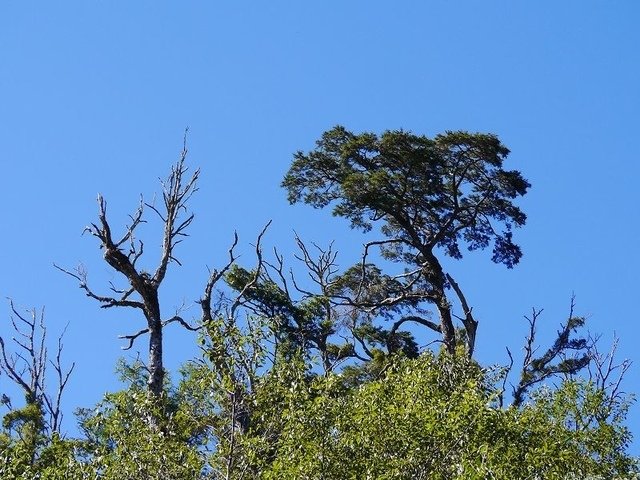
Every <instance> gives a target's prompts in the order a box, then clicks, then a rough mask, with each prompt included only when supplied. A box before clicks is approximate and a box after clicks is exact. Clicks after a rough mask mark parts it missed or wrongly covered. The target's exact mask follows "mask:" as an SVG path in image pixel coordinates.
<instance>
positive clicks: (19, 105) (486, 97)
mask: <svg viewBox="0 0 640 480" xmlns="http://www.w3.org/2000/svg"><path fill="white" fill-rule="evenodd" d="M639 14H640V4H638V3H637V2H634V1H621V2H603V1H600V2H591V1H580V2H578V1H566V2H551V1H540V2H524V1H494V2H475V1H459V2H445V1H430V2H406V1H397V2H381V1H367V2H364V1H353V2H344V1H331V0H323V1H322V2H293V1H290V2H284V1H271V2H257V1H256V2H246V1H244V2H243V1H237V2H211V1H189V2H152V1H138V2H123V1H119V2H118V1H113V2H105V1H68V2H55V3H54V2H2V4H1V5H0V145H1V149H0V165H1V166H2V175H1V176H0V181H1V182H2V188H0V215H1V218H2V232H3V234H2V235H1V236H0V266H1V267H0V268H1V270H0V296H2V297H11V298H13V299H14V301H15V302H16V303H17V304H19V305H22V306H24V307H30V306H37V307H41V306H46V312H47V313H46V315H47V320H48V324H49V328H50V334H51V335H52V336H53V335H54V334H55V333H56V332H59V331H61V330H62V329H63V328H64V326H65V324H67V322H68V323H69V326H68V330H67V335H66V341H65V347H66V348H65V357H66V358H67V360H68V361H71V360H75V361H76V363H77V366H76V369H77V370H76V373H75V375H74V376H73V378H72V380H71V384H70V386H69V389H68V392H67V397H66V399H65V406H66V410H67V411H68V412H70V411H71V410H72V409H73V408H75V407H77V406H90V405H92V404H94V403H95V402H96V401H97V400H99V398H100V397H101V396H102V394H103V393H104V392H105V391H108V390H114V389H116V388H118V385H117V383H116V382H115V377H114V375H113V368H114V365H115V362H116V359H117V358H118V357H119V356H120V355H122V351H121V350H120V347H121V346H122V343H121V342H120V341H119V340H118V339H117V335H118V334H124V333H131V332H134V331H136V330H137V329H139V328H141V327H142V323H141V322H142V320H141V319H140V318H139V317H138V316H136V315H135V312H128V311H113V310H111V311H104V310H101V309H99V308H98V306H97V305H96V304H95V303H94V302H92V301H91V300H90V299H87V298H86V297H84V295H83V294H82V292H81V291H80V290H78V288H77V286H76V285H75V284H74V282H73V281H72V280H71V279H70V278H67V277H65V276H64V275H62V274H61V273H60V272H58V271H56V270H55V269H54V268H53V266H52V264H53V262H56V263H58V264H60V265H63V266H67V267H74V266H75V265H77V264H78V263H79V262H82V263H84V264H85V265H86V266H87V269H88V271H89V275H90V277H89V278H90V280H93V284H94V286H95V288H96V289H99V288H100V287H101V286H105V285H106V282H107V281H108V280H111V279H112V280H117V277H115V276H114V275H113V274H112V273H111V272H110V271H109V269H108V268H107V267H106V265H104V264H103V263H102V262H101V254H100V251H99V250H98V249H97V243H96V241H95V239H93V238H91V237H89V236H86V235H85V236H84V237H83V236H81V233H82V230H83V228H84V226H85V225H86V224H88V223H89V222H91V221H94V220H95V218H96V203H95V198H96V195H97V193H98V192H101V193H102V194H103V195H104V196H105V197H106V198H107V200H108V202H109V213H110V215H111V219H112V221H113V223H114V225H120V226H122V225H124V223H125V221H126V215H127V214H128V213H130V212H132V211H133V210H134V209H135V206H136V204H137V201H138V199H139V194H140V193H142V194H144V195H145V198H151V197H152V195H153V192H154V191H156V190H157V188H158V183H157V178H158V177H160V176H164V175H165V174H166V173H167V172H168V168H169V166H170V165H171V163H172V162H173V161H175V160H176V159H177V157H178V154H179V151H180V148H181V142H182V135H183V131H184V129H185V127H186V126H189V128H190V133H189V148H190V157H189V162H190V165H192V166H193V167H198V166H199V167H201V169H202V179H201V183H200V191H199V192H198V193H197V195H196V196H195V197H194V199H193V202H192V204H191V205H192V208H193V210H194V211H195V213H196V220H195V223H194V224H193V228H192V229H191V234H192V236H191V237H190V238H189V239H188V240H187V241H186V242H185V243H184V244H183V245H181V246H180V249H179V251H178V254H179V257H180V258H181V260H182V261H183V267H174V268H172V270H171V271H170V274H169V278H168V281H167V283H166V285H164V286H163V290H162V295H163V309H164V312H165V313H166V314H167V315H172V314H173V312H174V309H175V308H176V307H178V306H180V305H181V304H182V303H183V302H184V303H185V304H186V305H193V302H194V300H196V299H197V298H198V297H199V296H200V294H201V291H202V287H203V285H204V282H205V280H206V277H207V266H210V267H215V266H217V265H220V264H222V263H223V262H224V261H225V258H226V257H225V255H226V249H227V246H228V244H229V242H230V241H231V239H232V236H233V231H234V230H237V231H238V233H239V235H240V238H241V242H242V243H243V245H245V247H246V246H247V245H248V244H249V243H250V242H251V241H252V240H253V239H254V238H255V235H256V234H257V232H258V231H259V230H260V229H261V227H262V226H263V225H264V223H266V222H267V221H268V220H269V219H273V225H272V227H271V229H270V232H269V234H268V236H267V239H266V246H268V247H269V246H273V245H278V246H279V247H280V248H281V250H282V251H283V253H285V254H286V255H291V254H292V252H293V241H292V234H293V229H295V230H296V231H297V232H298V233H299V234H300V235H301V237H303V238H305V239H308V240H313V241H316V242H318V243H320V244H323V243H324V244H326V243H327V242H329V241H331V240H333V239H335V245H336V248H337V249H338V250H339V251H340V252H341V256H340V258H341V259H342V264H343V265H344V266H345V267H346V266H348V265H349V264H351V263H352V262H353V261H355V259H356V258H357V255H358V251H359V248H360V246H361V244H362V242H363V240H364V239H363V237H362V236H361V235H360V234H359V233H357V232H352V231H349V229H348V227H347V225H346V222H344V221H341V220H339V219H334V218H332V217H331V216H330V214H329V213H328V212H323V211H314V210H312V209H310V208H307V207H304V206H295V207H291V206H289V205H288V204H287V202H286V198H285V193H284V191H283V190H282V189H281V188H280V187H279V183H280V180H281V178H282V175H283V174H284V173H285V171H286V170H287V167H288V165H289V164H290V162H291V159H292V154H293V152H295V151H296V150H298V149H303V150H305V149H309V148H312V146H313V143H314V141H315V139H317V138H318V137H319V136H320V134H321V133H322V132H323V131H325V130H327V129H328V128H330V127H332V126H333V125H335V124H343V125H345V126H346V127H347V128H349V129H352V130H355V131H363V130H367V131H376V132H380V131H383V130H385V129H397V128H404V129H407V130H412V131H414V132H416V133H423V134H427V135H435V134H437V133H439V132H443V131H445V130H458V129H462V130H470V131H481V132H492V133H495V134H497V135H498V136H499V137H500V138H501V139H502V141H503V142H504V143H505V144H506V145H507V146H508V147H509V148H510V149H511V151H512V154H511V156H510V158H509V161H508V163H507V166H508V167H510V168H515V169H519V170H521V171H522V172H523V173H524V175H525V177H527V178H528V179H529V181H530V182H531V183H532V185H533V188H532V189H531V191H530V193H529V194H528V195H527V197H526V198H525V199H524V200H523V201H522V202H521V206H522V207H523V209H524V210H525V211H526V212H527V214H528V216H529V221H528V224H527V225H526V227H525V228H524V229H522V230H521V231H518V232H517V240H518V241H519V242H520V244H521V245H522V247H523V250H524V254H525V255H524V258H523V261H522V262H521V264H520V265H519V266H518V267H517V268H516V269H514V270H512V271H509V270H506V269H504V268H502V267H499V266H496V265H493V264H492V263H491V262H490V261H489V256H488V255H486V254H484V255H483V254H473V255H470V256H467V257H466V258H465V259H464V260H463V261H460V262H451V263H448V267H449V268H450V270H451V271H452V272H453V273H454V276H455V277H456V278H457V280H458V282H459V283H460V284H461V286H462V287H463V288H464V290H465V292H466V294H467V297H468V299H469V301H470V303H472V304H473V305H474V312H475V313H476V316H477V318H478V319H479V320H480V322H481V325H480V329H479V338H478V356H479V358H480V359H481V360H483V361H485V362H489V363H491V362H505V361H506V354H505V346H509V347H510V348H511V349H512V350H514V351H517V350H518V348H519V346H520V345H521V344H522V338H523V337H524V335H525V333H526V324H525V322H524V321H523V319H522V317H523V315H524V314H527V313H529V312H530V310H531V307H534V306H535V307H538V308H544V309H545V313H544V316H543V317H542V321H543V324H542V325H541V336H542V338H544V337H545V336H544V334H543V333H544V330H546V332H548V333H551V332H554V331H555V329H556V328H557V327H558V325H559V323H560V322H561V321H562V320H563V319H564V318H565V317H566V315H567V313H568V308H569V301H570V297H571V294H572V292H575V294H576V296H577V313H579V314H582V315H586V316H588V317H589V322H590V328H591V330H592V331H593V332H597V333H602V334H603V335H604V339H605V340H609V339H610V338H611V336H612V335H613V333H614V332H616V333H617V335H618V336H620V337H621V346H620V354H621V357H629V358H631V359H633V360H635V361H636V363H637V362H638V361H639V360H640V358H639V357H638V354H637V349H636V348H635V341H636V338H637V336H638V334H639V333H640V327H638V318H637V315H638V314H637V308H636V304H637V301H638V295H637V294H636V290H637V284H638V280H637V272H638V271H639V270H640V268H639V267H640V261H639V254H638V251H637V243H638V240H637V239H638V227H637V220H638V213H637V206H636V205H637V198H636V191H637V178H636V177H637V175H638V173H640V167H639V166H638V150H637V132H638V127H639V122H638V110H639V108H640V87H639V85H640V67H639V65H640V64H639V60H640V58H639V56H640V53H639V52H640V50H639V48H638V47H639V46H640V31H639V30H638V28H637V21H638V17H639ZM156 227H157V225H156ZM154 233H157V230H154V224H152V223H150V224H149V225H147V226H145V230H144V234H146V235H147V236H146V238H147V251H148V252H149V254H150V255H152V254H157V251H156V252H154V251H153V248H154V247H159V240H156V239H157V238H158V237H157V235H156V236H154ZM154 242H156V243H154ZM248 252H249V249H247V255H246V257H245V258H246V262H247V263H249V262H250V260H251V258H250V255H249V253H248ZM155 258H156V257H153V256H151V257H150V258H149V264H150V265H152V264H153V261H154V260H155ZM197 314H198V311H197V308H196V307H192V308H191V309H190V310H187V312H186V313H185V316H187V317H196V316H197ZM2 318H4V319H5V320H3V321H2V322H1V323H0V332H1V333H2V334H4V335H6V332H7V325H8V323H7V322H8V308H6V309H5V313H4V314H1V315H0V319H2ZM546 338H547V339H548V338H549V336H548V335H547V337H546ZM165 348H166V351H167V355H168V364H169V366H170V367H171V368H173V369H175V367H176V366H177V365H179V364H180V363H181V362H182V361H184V360H186V359H188V358H190V357H191V356H192V355H193V354H194V348H193V338H192V337H191V336H190V335H187V334H185V333H184V332H180V331H179V329H178V328H177V327H175V328H174V327H170V328H169V329H168V330H167V332H166V347H165ZM137 349H139V350H140V351H142V352H143V353H144V351H145V343H144V342H140V343H139V344H138V345H137ZM637 368H638V366H637V365H636V367H635V368H634V369H633V370H632V372H631V373H630V374H629V375H628V378H627V383H626V388H627V390H629V391H635V392H640V381H639V380H638V378H640V377H639V376H638V374H637ZM5 386H6V378H5V377H0V390H2V389H4V388H5ZM637 410H638V408H635V410H634V411H632V415H631V417H630V420H629V422H630V425H631V426H632V428H633V430H634V431H635V432H636V435H640V415H639V414H638V411H637ZM67 424H68V428H69V429H72V428H73V421H72V419H71V415H70V414H68V415H67ZM634 451H635V452H638V451H639V447H638V442H637V441H636V443H635V445H634Z"/></svg>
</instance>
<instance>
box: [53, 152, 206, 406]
mask: <svg viewBox="0 0 640 480" xmlns="http://www.w3.org/2000/svg"><path fill="white" fill-rule="evenodd" d="M186 156H187V148H186V142H185V145H184V147H183V150H182V152H181V155H180V159H179V160H178V162H177V163H176V164H175V165H174V166H173V167H172V168H171V173H170V174H169V176H168V178H167V179H166V180H165V181H162V182H161V183H162V187H163V192H162V205H161V206H159V207H158V206H156V205H155V204H154V203H146V202H144V201H143V200H142V199H141V201H140V205H139V207H138V209H137V211H136V212H135V213H134V214H133V215H131V216H130V219H131V223H130V224H129V225H128V226H127V227H126V229H125V232H124V234H123V235H122V236H121V237H114V236H113V234H112V230H111V226H110V223H109V220H108V219H107V203H106V201H105V200H104V198H103V197H102V195H99V196H98V208H99V213H98V222H97V223H92V224H91V225H90V226H88V227H87V228H86V229H85V231H86V232H89V233H90V234H91V235H93V236H94V237H96V238H97V239H98V240H99V241H100V248H101V249H102V250H103V252H104V260H105V261H106V262H107V263H108V264H109V265H110V266H111V268H113V269H114V270H115V271H116V272H118V273H120V274H122V275H123V276H124V277H125V279H126V281H127V282H128V286H127V287H126V288H124V289H119V288H116V287H115V286H113V285H111V293H110V294H109V295H100V294H97V293H95V291H94V290H93V289H91V288H90V287H89V285H88V283H87V273H86V271H85V269H84V268H83V267H78V268H77V269H75V270H74V271H69V270H65V269H62V268H60V267H57V268H59V269H60V270H62V271H63V272H65V273H67V274H68V275H70V276H72V277H73V278H75V279H76V280H77V281H78V282H79V286H80V288H81V289H82V290H84V292H85V293H86V295H87V296H88V297H91V298H93V299H94V300H97V301H98V302H99V303H100V304H101V307H102V308H112V307H128V308H134V309H138V310H141V311H142V313H143V315H144V318H145V320H146V327H145V328H143V329H141V330H139V331H137V332H136V333H133V334H130V335H122V336H120V338H122V339H124V340H127V342H128V344H127V346H126V347H123V348H124V349H125V350H127V349H129V348H131V347H132V346H133V343H134V341H135V340H136V339H137V338H138V337H140V336H142V335H145V334H149V360H148V365H147V369H148V373H149V378H148V381H147V386H148V390H149V392H150V394H151V395H153V396H155V397H159V396H160V395H161V394H162V391H163V382H164V368H163V356H162V333H163V328H164V327H165V326H166V325H167V324H169V323H173V322H178V323H180V324H181V325H182V326H183V327H185V328H188V329H191V330H194V328H193V327H191V326H189V325H188V324H187V323H186V322H185V321H184V320H183V319H182V318H180V317H179V316H177V315H175V316H173V317H172V318H170V319H168V320H163V319H162V316H161V310H160V300H159V298H158V290H159V288H160V285H161V284H162V281H163V280H164V278H165V275H166V273H167V268H168V266H169V264H170V263H172V262H175V263H177V264H178V265H180V262H179V261H178V260H177V258H176V257H175V252H174V250H175V248H176V246H177V245H178V244H179V243H180V242H181V241H182V240H183V239H184V237H186V236H187V233H186V230H187V228H188V227H189V225H190V224H191V222H192V221H193V218H194V215H193V214H192V213H189V212H188V210H187V202H188V201H189V199H190V198H191V195H193V193H195V192H196V191H197V186H196V182H197V180H198V176H199V174H200V171H199V170H196V171H195V172H194V173H193V174H192V175H191V176H190V177H189V176H187V171H188V168H187V167H186V166H185V159H186ZM145 207H147V208H149V209H151V210H152V211H153V212H154V213H156V214H157V216H158V217H159V218H160V220H161V221H162V222H163V224H164V229H163V236H162V250H161V254H160V261H159V263H158V265H157V267H156V269H155V272H154V273H153V274H150V273H148V272H147V271H145V270H143V269H141V268H140V267H139V266H138V261H139V260H140V258H141V257H142V255H143V253H144V243H143V241H142V240H140V239H138V238H136V236H135V233H136V228H137V227H138V226H139V225H140V224H141V223H144V222H145V220H144V218H143V213H144V209H145Z"/></svg>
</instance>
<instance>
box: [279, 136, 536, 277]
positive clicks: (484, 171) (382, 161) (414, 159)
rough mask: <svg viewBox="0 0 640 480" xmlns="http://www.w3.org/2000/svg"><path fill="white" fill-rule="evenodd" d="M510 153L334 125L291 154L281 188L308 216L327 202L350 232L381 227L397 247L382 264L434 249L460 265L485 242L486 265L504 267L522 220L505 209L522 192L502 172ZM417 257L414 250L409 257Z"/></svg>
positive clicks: (510, 174)
mask: <svg viewBox="0 0 640 480" xmlns="http://www.w3.org/2000/svg"><path fill="white" fill-rule="evenodd" d="M508 153H509V150H508V149H507V148H506V147H504V146H503V145H502V144H501V143H500V141H499V140H498V138H497V137H495V136H494V135H487V134H471V133H467V132H447V133H446V134H444V135H438V136H436V137H435V138H434V139H429V138H427V137H425V136H418V135H413V134H411V133H408V132H404V131H387V132H385V133H383V134H382V135H381V136H380V137H378V136H377V135H374V134H372V133H364V134H360V135H356V134H353V133H351V132H349V131H347V130H346V129H345V128H344V127H335V128H333V129H332V130H329V131H328V132H325V133H324V134H323V135H322V138H321V139H320V140H319V141H318V142H317V146H316V148H315V149H314V150H313V151H311V152H309V153H308V154H305V153H303V152H298V153H297V154H296V155H295V159H294V162H293V164H292V166H291V169H290V170H289V172H288V173H287V175H286V176H285V178H284V181H283V182H282V185H283V186H284V187H285V188H286V189H287V192H288V196H289V201H290V202H292V203H295V202H299V201H304V202H305V203H308V204H310V205H312V206H314V207H316V208H322V207H326V206H328V205H330V204H333V205H334V206H333V214H334V215H336V216H341V217H345V218H347V219H348V220H349V221H350V222H351V225H352V226H353V227H354V228H360V229H362V230H365V231H366V230H370V229H371V228H372V226H373V224H374V223H381V229H382V231H383V233H384V234H385V236H387V237H389V238H395V239H398V242H397V243H396V244H394V245H393V248H389V249H387V250H385V253H386V254H387V256H388V257H389V258H392V259H399V258H402V259H403V261H408V262H411V263H413V262H414V255H415V254H416V253H419V254H420V255H423V256H425V254H426V252H431V251H432V250H433V248H435V247H441V248H443V249H444V251H445V253H446V254H447V255H449V256H451V257H453V258H461V257H462V252H461V249H460V246H461V244H464V245H466V247H467V248H468V249H469V250H476V249H484V248H486V247H487V246H489V245H490V244H491V243H492V244H493V256H492V259H493V261H495V262H497V263H504V264H505V265H507V266H508V267H512V266H513V265H515V264H516V263H518V261H519V259H520V256H521V251H520V248H519V247H518V246H517V245H516V244H515V243H513V238H512V232H511V230H512V228H513V227H519V226H522V225H524V223H525V220H526V216H525V214H524V213H523V212H522V211H521V210H520V209H519V208H518V207H517V206H515V205H514V204H513V203H512V200H513V199H515V198H517V197H519V196H522V195H524V194H525V193H526V191H527V189H528V188H529V186H530V185H529V183H528V182H527V181H526V180H525V179H524V178H523V177H522V175H521V174H520V173H519V172H517V171H515V170H504V169H503V168H502V164H503V161H504V159H505V158H506V156H507V155H508ZM415 250H418V252H416V251H415Z"/></svg>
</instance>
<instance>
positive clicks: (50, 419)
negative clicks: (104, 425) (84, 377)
mask: <svg viewBox="0 0 640 480" xmlns="http://www.w3.org/2000/svg"><path fill="white" fill-rule="evenodd" d="M9 308H10V310H11V325H12V327H13V330H14V333H15V334H16V335H17V337H19V338H21V339H23V340H18V338H16V337H13V338H12V340H13V343H14V344H15V345H16V346H17V347H18V348H17V350H15V351H13V352H12V353H10V352H9V351H8V346H7V345H6V343H5V341H4V339H3V338H2V337H0V370H1V371H3V372H4V373H5V374H6V375H7V377H8V378H9V379H11V381H12V382H14V383H15V384H16V385H17V386H18V387H19V388H20V389H22V391H23V392H24V394H25V398H26V399H27V403H32V404H35V405H39V406H40V408H42V413H43V415H44V421H45V428H46V429H47V430H48V431H49V432H59V430H60V423H61V421H62V412H61V409H60V403H61V400H62V395H63V392H64V390H65V388H66V386H67V382H68V381H69V378H70V376H71V374H72V372H73V370H74V367H75V363H72V364H71V367H70V368H69V369H68V370H66V371H65V369H64V368H63V367H62V351H63V349H64V346H63V343H62V339H63V337H64V333H65V332H64V331H63V332H62V334H61V335H60V336H59V337H58V341H57V350H56V355H55V358H54V359H53V360H49V358H48V351H47V347H46V338H47V328H46V325H45V322H44V309H42V310H41V311H40V312H38V311H37V310H36V309H33V310H29V311H28V316H27V315H24V314H23V313H21V312H20V311H19V310H18V309H17V308H16V306H15V304H14V303H13V301H12V300H9ZM65 331H66V327H65ZM48 365H50V366H51V367H53V369H54V371H55V372H56V377H57V387H56V390H55V393H51V392H50V391H49V390H48V388H49V384H48V381H47V378H46V373H47V366H48ZM3 403H5V404H7V405H10V401H9V399H8V397H7V401H4V398H3Z"/></svg>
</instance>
